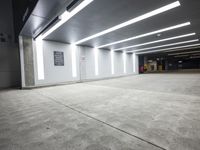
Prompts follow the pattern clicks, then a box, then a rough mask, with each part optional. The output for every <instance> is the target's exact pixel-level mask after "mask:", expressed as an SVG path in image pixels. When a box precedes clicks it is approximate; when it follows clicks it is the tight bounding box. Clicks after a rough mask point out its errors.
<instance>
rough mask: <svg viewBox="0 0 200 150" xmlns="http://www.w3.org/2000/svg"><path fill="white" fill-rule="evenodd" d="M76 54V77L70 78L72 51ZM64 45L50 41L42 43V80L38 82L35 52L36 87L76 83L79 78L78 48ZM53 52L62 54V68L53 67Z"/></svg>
mask: <svg viewBox="0 0 200 150" xmlns="http://www.w3.org/2000/svg"><path fill="white" fill-rule="evenodd" d="M75 49H76V52H77V55H76V63H77V69H76V70H77V77H73V76H72V50H75ZM75 49H74V47H72V46H70V45H68V44H64V43H57V42H52V41H43V57H44V58H43V60H44V77H45V79H44V80H38V77H37V58H36V51H35V55H34V57H35V60H36V61H35V68H36V69H35V71H36V80H35V82H36V85H48V84H58V83H65V82H69V81H77V80H79V78H80V73H79V71H78V70H79V61H78V60H79V48H78V47H77V48H75ZM54 51H59V52H64V66H55V65H54Z"/></svg>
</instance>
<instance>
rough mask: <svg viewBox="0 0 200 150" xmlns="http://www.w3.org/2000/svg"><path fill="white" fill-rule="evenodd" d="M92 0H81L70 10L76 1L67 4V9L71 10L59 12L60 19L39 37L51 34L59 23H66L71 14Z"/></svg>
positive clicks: (77, 11) (74, 13)
mask: <svg viewBox="0 0 200 150" xmlns="http://www.w3.org/2000/svg"><path fill="white" fill-rule="evenodd" d="M93 1H94V0H84V1H82V2H81V3H80V4H79V5H78V6H77V7H75V8H74V9H72V10H71V8H72V7H73V6H74V5H75V4H76V3H77V2H78V1H76V3H75V1H74V2H72V3H71V5H70V6H68V8H67V9H69V10H71V11H68V10H66V11H65V12H64V13H63V14H61V15H60V16H59V18H60V21H59V22H57V23H56V24H55V25H54V26H52V27H51V28H50V29H48V30H47V31H46V32H45V33H44V34H42V35H40V36H39V37H40V38H41V39H44V38H46V37H47V36H48V35H49V34H51V33H52V32H54V31H55V30H56V29H58V28H59V27H60V26H61V25H63V24H64V23H66V22H67V21H68V20H70V19H71V18H72V17H73V16H75V15H76V14H77V13H79V12H80V11H81V10H83V9H84V8H85V7H86V6H88V5H89V4H90V3H91V2H93Z"/></svg>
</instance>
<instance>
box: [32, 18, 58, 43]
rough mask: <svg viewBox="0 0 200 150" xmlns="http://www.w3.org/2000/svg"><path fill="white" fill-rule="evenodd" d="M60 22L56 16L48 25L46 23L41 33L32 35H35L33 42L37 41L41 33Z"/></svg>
mask: <svg viewBox="0 0 200 150" xmlns="http://www.w3.org/2000/svg"><path fill="white" fill-rule="evenodd" d="M59 21H60V18H59V17H58V16H57V17H55V18H54V19H53V20H52V21H50V23H48V24H47V25H46V26H45V27H44V28H43V29H42V31H40V32H39V33H38V34H37V31H36V32H35V33H34V34H37V35H36V36H35V37H34V40H35V39H37V38H38V37H39V36H40V35H41V34H42V33H43V32H45V31H47V30H49V29H50V28H51V27H52V26H54V25H55V24H56V23H58V22H59Z"/></svg>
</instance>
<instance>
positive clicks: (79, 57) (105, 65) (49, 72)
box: [34, 41, 134, 86]
mask: <svg viewBox="0 0 200 150" xmlns="http://www.w3.org/2000/svg"><path fill="white" fill-rule="evenodd" d="M74 49H76V51H77V52H76V64H77V77H76V78H74V77H72V51H73V50H74ZM42 50H43V59H44V60H43V61H44V77H45V79H44V80H38V77H37V70H38V68H37V54H36V51H37V50H36V49H35V52H34V55H35V56H34V58H35V70H36V73H35V74H36V80H35V82H36V86H37V85H45V84H47V85H48V84H57V83H65V82H69V81H80V80H83V81H84V80H94V79H103V78H110V77H117V76H125V75H129V74H134V73H133V55H132V54H126V70H127V73H124V59H123V53H122V52H114V63H113V64H114V74H113V75H112V71H111V70H112V69H111V51H109V50H102V49H99V50H98V57H95V49H94V48H90V47H81V46H73V47H72V46H71V45H69V44H64V43H58V42H52V41H43V47H42ZM54 51H62V52H64V58H65V66H59V67H58V66H54V56H53V52H54ZM96 56H97V55H96ZM95 59H97V60H96V61H95ZM96 67H98V75H96V71H95V69H96Z"/></svg>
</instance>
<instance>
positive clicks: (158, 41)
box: [114, 33, 196, 51]
mask: <svg viewBox="0 0 200 150" xmlns="http://www.w3.org/2000/svg"><path fill="white" fill-rule="evenodd" d="M193 35H196V33H189V34H184V35H180V36H174V37H171V38H166V39H161V40H157V41H152V42H147V43H143V44H138V45H133V46H127V47H123V48H118V49H114V51H118V50H124V49H130V48H134V47H140V46H145V45H150V44H155V43H160V42H165V41H170V40H175V39H179V38H184V37H189V36H193Z"/></svg>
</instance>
